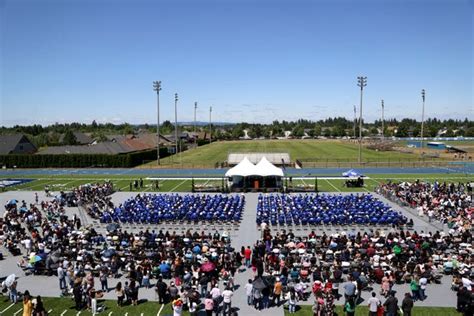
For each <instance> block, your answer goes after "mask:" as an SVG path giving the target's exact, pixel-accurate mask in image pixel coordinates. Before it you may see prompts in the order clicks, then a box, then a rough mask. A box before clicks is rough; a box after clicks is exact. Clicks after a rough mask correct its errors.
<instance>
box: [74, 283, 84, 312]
mask: <svg viewBox="0 0 474 316" xmlns="http://www.w3.org/2000/svg"><path fill="white" fill-rule="evenodd" d="M72 294H73V295H74V302H75V303H76V310H77V311H80V310H81V309H82V289H81V281H80V279H77V281H75V282H74V287H73V290H72Z"/></svg>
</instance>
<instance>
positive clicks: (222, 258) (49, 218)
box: [1, 187, 242, 313]
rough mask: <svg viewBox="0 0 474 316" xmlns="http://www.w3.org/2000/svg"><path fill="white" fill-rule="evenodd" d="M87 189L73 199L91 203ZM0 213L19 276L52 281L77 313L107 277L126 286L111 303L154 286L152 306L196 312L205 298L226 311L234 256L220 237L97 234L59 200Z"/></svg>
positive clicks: (93, 302) (11, 287)
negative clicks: (47, 277) (52, 277)
mask: <svg viewBox="0 0 474 316" xmlns="http://www.w3.org/2000/svg"><path fill="white" fill-rule="evenodd" d="M90 189H91V187H88V188H81V189H77V190H75V194H76V196H78V197H81V199H83V200H89V201H91V202H92V203H94V201H96V200H97V197H94V196H93V195H90V194H89V193H87V192H84V191H82V190H86V191H89V190H90ZM96 192H101V191H100V190H96ZM98 194H99V196H100V198H103V197H104V196H106V195H102V194H103V193H98ZM5 208H6V209H5V213H4V216H3V219H4V221H3V223H2V230H1V231H2V233H3V235H2V240H3V242H4V244H5V246H6V247H7V248H8V249H11V250H13V249H15V250H14V254H15V255H20V254H22V255H24V256H23V257H21V259H20V260H19V262H18V265H19V266H20V267H22V268H23V269H24V270H25V272H27V273H33V274H47V275H56V277H57V278H58V280H59V288H60V291H61V293H62V295H72V297H73V298H74V301H75V304H76V308H77V309H78V310H81V309H83V308H86V307H87V308H88V309H89V310H91V311H92V312H93V313H95V312H97V311H98V310H99V309H100V307H98V306H97V299H98V298H100V297H102V296H103V294H104V293H105V292H107V291H109V290H110V288H109V286H108V279H109V278H120V277H124V276H125V277H126V278H127V282H125V283H124V284H123V285H122V283H121V282H119V283H118V284H117V286H116V288H115V292H116V294H117V302H118V304H119V305H123V304H127V302H129V303H130V304H137V302H138V290H139V288H140V287H147V288H150V287H152V286H153V284H154V283H155V282H154V281H153V280H156V283H155V287H156V293H157V295H158V297H159V300H160V302H168V301H171V302H173V305H176V306H178V305H179V303H178V300H181V302H183V304H184V305H185V306H189V307H191V308H193V306H194V307H195V308H196V306H195V305H196V304H197V302H198V299H200V298H201V297H203V298H205V297H206V296H208V294H211V295H212V298H213V310H214V311H217V310H219V309H225V310H230V308H231V304H230V299H231V296H232V294H231V292H232V290H233V286H234V282H233V276H234V274H235V272H236V270H237V268H238V266H239V264H238V263H239V262H241V261H242V258H241V257H239V253H238V252H235V251H234V250H233V248H232V247H231V246H230V238H229V235H228V233H227V232H225V231H224V232H222V231H221V232H217V231H216V232H215V233H214V234H205V233H204V232H202V233H197V232H196V231H195V232H194V233H191V232H190V231H188V232H187V233H186V234H184V235H177V234H176V233H174V232H168V231H164V232H163V231H148V230H146V231H140V232H136V233H131V232H127V231H122V230H121V229H120V228H118V227H117V228H116V229H114V230H111V231H108V232H107V233H106V234H100V233H98V232H97V231H96V230H94V229H93V228H91V227H82V226H80V224H79V225H78V222H79V220H78V218H77V217H76V216H73V217H72V218H69V217H68V216H67V215H66V213H65V209H64V206H63V205H61V202H60V199H52V200H51V201H47V202H46V201H44V202H40V203H39V204H30V205H27V203H26V202H25V201H22V202H21V203H17V202H16V201H11V202H9V203H8V204H7V205H6V206H5ZM96 278H98V279H99V282H100V285H99V286H97V284H95V282H94V280H95V279H96ZM165 282H166V283H165ZM222 282H225V287H226V290H227V292H226V290H224V291H222V293H220V294H219V296H220V297H221V298H222V299H221V300H220V299H219V297H218V295H217V294H218V293H217V291H218V285H219V283H220V284H222ZM16 285H17V283H16V281H15V282H12V284H8V285H7V284H5V288H6V289H8V292H9V297H10V298H11V299H12V301H14V302H16V300H17V298H16V296H15V295H14V294H15V293H16ZM197 288H199V292H197V290H196V289H197ZM214 288H217V290H216V289H214ZM178 289H179V290H178ZM208 289H209V290H208ZM196 292H197V294H198V295H196ZM25 294H26V293H25ZM25 294H23V296H25ZM193 302H194V304H193ZM199 303H200V301H199ZM207 305H209V304H207Z"/></svg>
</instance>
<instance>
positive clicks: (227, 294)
mask: <svg viewBox="0 0 474 316" xmlns="http://www.w3.org/2000/svg"><path fill="white" fill-rule="evenodd" d="M233 295H234V293H233V292H232V290H231V289H230V287H226V289H225V290H224V291H223V292H222V298H223V300H222V302H223V307H222V314H223V315H225V314H226V312H227V309H228V310H229V311H228V313H229V315H230V314H231V311H232V296H233Z"/></svg>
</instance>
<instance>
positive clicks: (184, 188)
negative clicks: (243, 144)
mask: <svg viewBox="0 0 474 316" xmlns="http://www.w3.org/2000/svg"><path fill="white" fill-rule="evenodd" d="M367 176H368V177H369V179H366V181H365V187H364V188H346V187H345V186H344V180H343V179H318V190H319V191H320V192H367V191H373V189H374V187H375V186H377V185H379V184H380V183H382V182H386V181H387V180H389V179H392V180H396V181H415V180H416V179H421V180H425V181H434V180H439V181H448V182H466V181H474V176H472V175H470V176H467V175H463V174H392V175H386V174H384V175H381V174H368V175H367ZM10 177H11V176H10ZM139 177H140V176H138V175H130V174H127V175H106V176H104V175H60V176H59V175H58V176H47V175H34V176H28V175H24V176H21V177H15V178H32V179H35V180H34V181H31V182H28V183H25V184H22V185H17V186H12V187H9V188H8V190H13V191H14V190H17V191H24V190H26V191H42V190H44V187H45V185H48V186H50V188H51V190H52V191H53V192H58V191H61V190H63V191H68V190H71V189H72V188H74V187H76V186H79V185H81V184H86V183H96V182H103V181H105V180H110V181H112V182H113V184H114V187H115V189H116V190H120V191H130V181H132V180H135V179H138V178H139ZM0 178H7V177H6V176H0ZM195 184H204V185H217V186H220V185H221V184H222V181H219V180H195ZM314 184H315V181H314V180H310V179H307V180H304V179H303V180H293V185H294V186H297V185H314ZM140 191H144V192H190V191H191V180H159V190H156V189H155V188H154V187H153V184H152V182H151V181H149V180H144V188H143V189H142V190H140Z"/></svg>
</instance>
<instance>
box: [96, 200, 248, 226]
mask: <svg viewBox="0 0 474 316" xmlns="http://www.w3.org/2000/svg"><path fill="white" fill-rule="evenodd" d="M244 205H245V197H244V196H243V195H230V194H229V195H223V194H216V195H205V194H204V195H194V194H184V195H181V194H138V195H136V196H134V197H132V198H130V199H128V200H126V201H125V202H123V203H122V204H120V205H118V206H114V205H113V204H112V203H111V202H110V203H107V204H102V205H99V204H98V203H93V204H92V205H91V206H89V207H88V213H89V214H90V215H91V216H93V217H95V218H98V219H100V221H101V222H102V223H112V222H119V223H143V224H145V223H146V224H158V223H160V222H162V221H171V220H186V221H192V222H197V221H208V222H213V221H225V222H229V221H230V222H238V221H240V220H241V218H242V211H243V208H244Z"/></svg>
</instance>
